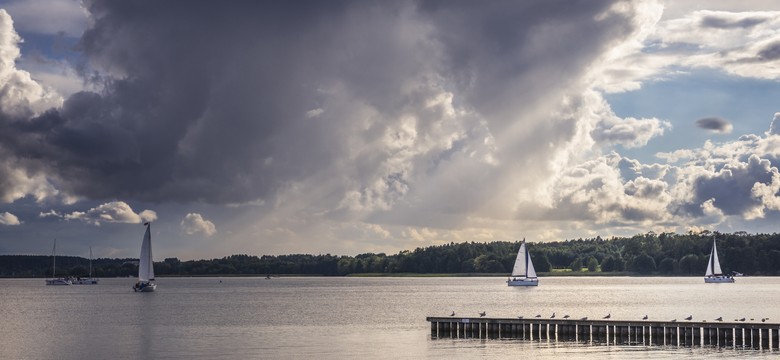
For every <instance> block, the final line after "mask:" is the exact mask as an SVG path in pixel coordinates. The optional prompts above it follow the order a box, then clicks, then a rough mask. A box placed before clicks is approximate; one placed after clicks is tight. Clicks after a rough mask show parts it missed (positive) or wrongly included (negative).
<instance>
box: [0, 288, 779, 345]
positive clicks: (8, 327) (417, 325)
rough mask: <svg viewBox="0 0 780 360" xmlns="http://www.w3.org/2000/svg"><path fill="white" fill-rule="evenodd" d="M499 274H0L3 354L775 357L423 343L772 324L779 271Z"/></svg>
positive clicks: (776, 317) (496, 342)
mask: <svg viewBox="0 0 780 360" xmlns="http://www.w3.org/2000/svg"><path fill="white" fill-rule="evenodd" d="M505 280H506V279H505V278H500V277H462V278H458V277H442V278H409V277H398V278H343V277H279V278H273V279H270V280H266V279H265V278H262V277H259V278H159V279H158V288H157V291H156V292H154V293H133V291H132V289H131V286H132V285H133V283H134V281H135V280H134V279H101V282H100V285H93V286H86V285H81V286H79V285H73V286H45V285H44V281H43V279H0V289H2V291H0V305H1V306H0V318H2V320H3V326H2V327H0V339H2V346H0V358H2V359H108V358H111V359H141V358H157V359H183V358H186V359H237V358H262V359H279V358H281V359H284V358H297V359H300V358H318V359H344V358H352V359H363V358H372V359H382V358H386V359H404V358H406V359H420V358H434V359H451V358H455V357H457V358H496V359H499V358H500V359H508V358H518V357H520V356H523V357H531V358H558V357H567V358H569V359H605V358H614V359H624V358H627V357H630V358H632V359H662V358H701V357H708V358H734V357H742V356H750V357H751V358H753V357H759V358H770V357H771V358H775V357H776V356H777V355H778V354H780V352H778V351H768V350H764V351H758V350H733V349H713V348H685V347H679V348H678V347H658V346H653V347H644V346H630V347H629V346H616V345H593V346H589V345H583V344H577V343H565V342H557V343H556V342H554V341H553V342H547V341H545V342H536V341H523V340H480V339H465V340H464V339H431V336H430V325H429V323H428V322H426V321H425V317H426V316H446V315H449V314H450V313H451V312H452V311H455V312H456V313H457V314H458V315H461V316H478V315H477V313H479V312H481V311H485V312H487V316H488V317H516V316H520V315H522V316H525V317H533V316H534V315H536V314H541V315H542V316H544V317H549V316H550V315H551V314H552V313H553V312H555V313H556V314H557V316H558V317H561V316H563V315H564V314H569V315H571V316H572V317H575V318H579V317H583V316H588V317H590V318H600V317H602V316H604V315H606V314H607V313H611V314H612V319H623V320H631V319H641V318H642V316H644V315H645V314H647V315H648V316H649V317H650V319H656V320H671V319H680V320H682V319H683V318H684V317H686V316H688V315H693V317H694V320H708V321H712V319H714V318H716V317H719V316H723V318H724V319H726V320H733V319H736V318H742V317H747V318H748V319H749V318H754V319H756V320H758V319H760V318H765V317H768V318H770V322H780V307H777V306H775V304H776V302H777V301H778V299H780V278H776V277H741V278H737V282H736V283H734V284H704V281H703V279H702V277H695V278H694V277H688V278H660V277H637V278H634V277H553V278H549V277H548V278H542V279H541V285H540V286H539V287H538V288H509V287H507V286H506V284H505V283H504V281H505Z"/></svg>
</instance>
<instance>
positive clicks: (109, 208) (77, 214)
mask: <svg viewBox="0 0 780 360" xmlns="http://www.w3.org/2000/svg"><path fill="white" fill-rule="evenodd" d="M40 216H42V217H46V216H58V214H57V212H56V211H54V210H52V211H50V212H46V213H41V215H40ZM61 217H62V218H63V219H65V220H81V221H84V222H87V223H90V224H93V225H96V226H99V225H100V224H101V223H126V224H140V223H143V222H146V221H154V220H157V213H156V212H154V211H152V210H143V211H141V212H140V213H138V214H136V213H135V212H134V211H133V209H132V208H131V207H130V205H128V204H127V203H125V202H124V201H112V202H109V203H105V204H101V205H99V206H97V207H94V208H91V209H89V210H87V211H74V212H72V213H70V214H63V215H62V216H61Z"/></svg>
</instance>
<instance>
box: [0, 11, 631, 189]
mask: <svg viewBox="0 0 780 360" xmlns="http://www.w3.org/2000/svg"><path fill="white" fill-rule="evenodd" d="M611 4H612V2H608V1H562V2H551V1H539V2H516V1H491V2H488V3H477V2H472V1H456V2H450V1H447V2H439V1H421V2H414V1H403V2H385V1H328V2H317V1H310V2H306V1H230V2H222V3H220V4H219V5H218V6H216V5H215V4H214V3H211V2H205V1H190V2H186V3H181V2H172V1H166V2H159V1H134V2H125V1H86V2H85V7H86V9H87V10H88V11H89V13H90V14H91V18H92V21H93V22H92V25H91V27H90V28H89V29H88V30H87V31H86V32H85V34H84V35H83V37H82V39H81V41H80V44H79V48H80V49H81V50H82V51H83V53H84V56H85V59H86V60H87V62H88V64H89V66H87V67H85V69H90V68H91V69H97V70H98V71H97V72H96V73H93V72H91V71H89V70H85V74H84V75H85V76H86V77H89V78H90V79H93V80H95V81H97V82H99V83H102V84H105V88H104V89H103V90H102V91H101V92H99V93H90V92H82V93H78V94H75V95H73V96H72V97H70V98H69V99H68V100H67V101H66V102H65V103H64V105H63V107H62V108H60V109H52V110H50V111H48V112H46V113H44V114H43V115H40V116H38V117H36V118H34V119H30V120H23V121H19V120H18V119H15V120H11V119H7V120H3V121H2V122H0V127H2V128H3V130H9V131H8V132H5V131H4V132H3V135H0V136H2V143H0V148H6V149H8V151H10V152H12V153H13V154H15V156H17V157H19V158H24V159H27V160H26V161H25V166H26V167H27V168H28V170H29V171H42V172H45V173H46V174H48V176H49V177H50V178H51V179H52V181H54V182H55V183H56V184H57V186H58V188H59V189H61V190H64V191H66V192H68V193H71V194H75V195H79V196H85V197H88V198H93V199H106V198H121V199H139V200H144V201H166V200H175V201H206V202H211V203H236V202H239V203H240V202H245V201H252V200H255V199H258V198H269V197H273V195H274V194H275V193H276V192H277V191H278V190H279V189H282V188H286V187H289V186H291V185H292V184H295V183H296V182H299V181H301V180H303V179H307V178H309V177H311V176H312V175H313V174H318V173H321V172H322V173H327V171H328V170H329V169H331V168H333V167H334V165H335V164H341V166H346V167H347V168H348V169H349V171H352V172H355V173H356V174H355V175H356V176H355V180H356V181H358V182H370V181H373V178H371V177H370V176H366V177H363V176H364V175H365V173H371V172H377V171H379V170H377V169H380V168H381V166H382V164H383V161H386V160H387V158H386V157H385V156H386V155H385V154H386V153H389V151H386V149H373V150H371V151H373V153H371V151H369V150H364V151H363V153H362V154H361V155H360V156H356V157H354V156H353V155H354V154H353V151H354V149H352V148H350V147H349V145H350V141H358V144H360V145H364V144H372V143H375V142H376V141H377V139H380V138H381V137H382V136H383V135H384V134H385V133H387V131H386V130H387V129H388V128H392V125H395V124H393V122H397V119H398V118H399V117H400V116H401V111H403V110H407V111H409V112H411V113H413V114H414V115H415V116H418V117H419V118H421V119H423V120H424V119H425V116H426V115H425V114H424V113H421V112H416V113H415V112H414V111H415V109H413V107H415V106H416V107H417V108H426V107H427V106H428V105H425V104H418V103H420V102H423V101H420V100H418V99H410V96H411V95H415V94H422V95H431V96H432V95H435V94H431V93H432V91H431V90H430V89H429V88H426V87H424V86H420V89H419V90H416V92H415V91H405V90H404V89H406V88H407V87H409V86H410V84H411V85H414V86H419V85H417V84H416V83H415V81H416V82H423V81H427V84H429V85H427V86H429V87H430V86H433V85H430V84H435V86H437V87H438V88H437V89H438V90H447V91H451V92H453V93H455V94H456V96H458V98H457V100H456V101H457V102H458V104H460V105H462V106H463V107H464V108H465V109H474V110H475V111H476V112H477V113H479V114H480V115H481V116H482V117H484V118H485V120H486V121H487V122H488V125H489V127H490V131H491V132H492V133H494V134H501V133H503V130H504V129H506V128H507V127H508V126H511V125H513V124H515V123H517V122H518V121H520V120H521V119H522V118H521V115H520V114H521V113H522V111H524V110H525V109H526V108H529V107H532V106H534V105H535V104H538V103H540V102H541V101H542V100H545V99H546V97H551V98H552V99H553V101H559V99H560V97H561V94H562V91H563V90H561V89H566V88H567V87H568V86H569V85H571V83H573V82H575V81H577V79H579V77H580V76H581V73H582V71H583V70H582V69H585V68H587V67H588V64H590V63H591V62H592V61H594V60H595V59H596V58H597V57H598V56H600V54H601V53H602V52H603V50H605V49H607V48H609V46H610V45H611V44H612V43H613V41H618V40H620V39H621V38H622V37H623V36H625V35H626V34H628V33H630V32H631V31H632V30H633V27H632V25H631V23H630V21H629V20H630V16H631V14H629V13H619V12H615V13H610V14H609V15H605V16H602V15H603V14H604V13H605V11H606V10H607V9H609V7H610V6H611ZM597 17H598V18H599V19H600V20H598V21H595V20H594V19H595V18H597ZM421 79H422V80H421ZM334 98H338V99H340V100H341V101H340V102H338V104H337V105H340V106H341V107H340V108H339V107H334V108H327V109H325V110H323V109H322V107H323V106H324V105H323V104H331V103H333V102H336V101H334V100H333V99H334ZM537 106H538V105H537ZM364 108H366V109H368V110H365V111H363V110H362V109H364ZM367 120H370V121H367ZM423 120H420V121H421V122H422V121H423ZM475 121H476V120H475ZM361 122H366V123H368V124H369V125H367V126H366V127H362V125H360V123H361ZM437 124H438V123H434V122H431V124H429V125H426V124H425V123H422V125H421V124H418V125H417V126H418V128H417V129H415V130H416V131H417V132H419V133H420V134H421V135H426V134H427V132H429V131H433V130H431V129H436V128H437V126H438V125H437ZM573 124H574V122H571V121H570V122H569V123H567V124H560V125H555V124H552V125H551V124H550V123H548V122H540V124H537V126H538V129H540V130H542V131H543V132H537V133H535V134H536V135H535V136H533V139H530V140H534V141H533V142H531V141H529V142H525V143H526V144H529V145H528V147H529V148H534V149H545V148H546V147H547V146H546V145H548V144H550V141H549V138H552V139H555V141H558V142H564V141H566V140H568V137H567V136H562V135H560V134H562V133H564V134H568V133H570V132H571V129H572V128H573ZM468 126H470V125H468ZM468 126H467V127H468ZM562 129H563V131H562ZM566 129H569V130H566ZM453 131H455V132H458V131H456V130H453ZM459 133H462V132H459ZM527 133H530V132H527ZM556 137H557V138H556ZM569 137H570V136H569ZM456 140H457V139H456ZM515 140H516V139H515ZM479 141H480V142H481V141H482V139H479ZM535 142H539V144H543V145H545V146H541V145H540V146H533V145H534V144H535ZM521 143H523V142H520V141H513V142H512V143H511V144H521ZM366 147H367V146H366ZM450 150H452V149H451V148H446V147H445V148H440V149H437V151H442V152H443V154H447V152H448V151H450ZM419 151H420V152H422V153H424V152H425V151H427V150H426V149H422V150H419ZM535 151H542V150H535ZM544 151H546V150H544ZM442 156H443V155H442ZM437 157H440V156H437V155H436V154H433V155H431V156H430V159H428V158H426V159H425V160H424V161H420V162H424V163H435V162H436V161H437ZM344 159H353V161H354V162H355V164H352V165H349V164H348V165H343V163H342V162H343V161H345V160H344ZM529 163H540V162H537V161H529ZM363 166H365V168H364V167H363ZM428 170H429V171H431V169H428ZM431 172H433V171H431ZM380 176H381V175H380ZM409 177H410V175H409V174H408V173H406V172H405V171H404V170H393V171H388V175H386V176H385V177H384V181H385V183H387V186H386V187H387V189H389V190H388V192H391V190H392V191H393V192H395V194H397V195H391V196H402V195H403V193H404V191H406V190H405V189H406V188H407V184H408V182H409V180H408V178H409ZM339 190H341V191H343V189H338V188H337V189H335V190H333V192H338V191H339Z"/></svg>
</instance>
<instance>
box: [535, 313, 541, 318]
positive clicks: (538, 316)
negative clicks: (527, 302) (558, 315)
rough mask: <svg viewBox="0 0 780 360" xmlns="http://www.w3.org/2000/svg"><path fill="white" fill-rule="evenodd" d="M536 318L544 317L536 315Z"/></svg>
mask: <svg viewBox="0 0 780 360" xmlns="http://www.w3.org/2000/svg"><path fill="white" fill-rule="evenodd" d="M534 317H537V318H540V317H542V315H540V314H536V316H534Z"/></svg>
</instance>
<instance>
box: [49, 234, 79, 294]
mask: <svg viewBox="0 0 780 360" xmlns="http://www.w3.org/2000/svg"><path fill="white" fill-rule="evenodd" d="M51 257H52V261H51V276H52V277H53V278H54V279H46V285H72V284H73V282H72V281H71V280H70V279H69V278H58V277H56V276H57V275H56V273H57V239H54V247H53V248H52V249H51Z"/></svg>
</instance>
